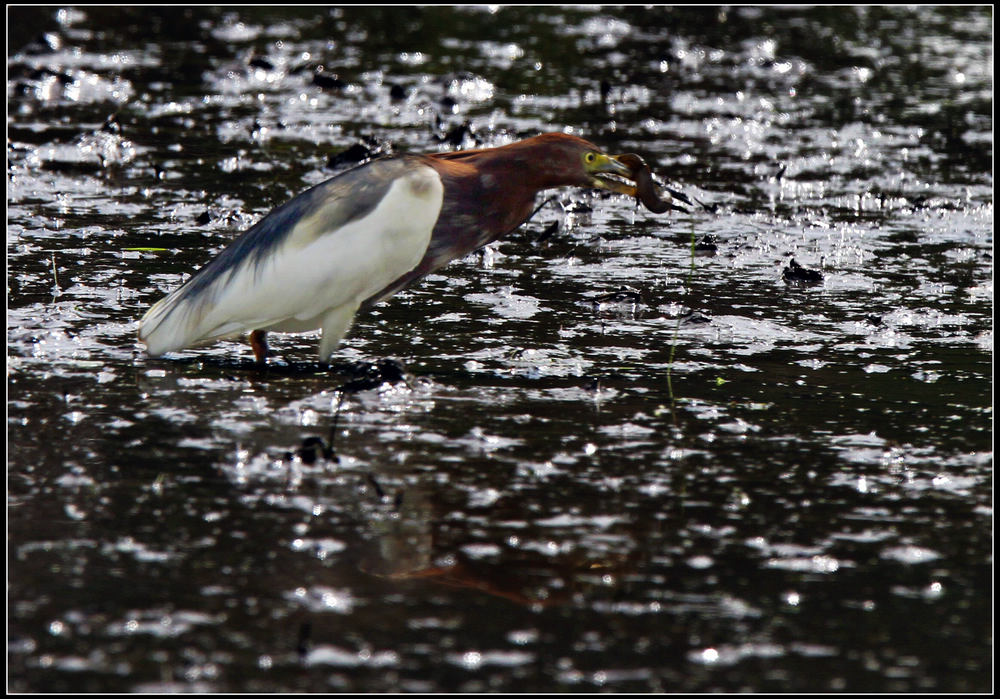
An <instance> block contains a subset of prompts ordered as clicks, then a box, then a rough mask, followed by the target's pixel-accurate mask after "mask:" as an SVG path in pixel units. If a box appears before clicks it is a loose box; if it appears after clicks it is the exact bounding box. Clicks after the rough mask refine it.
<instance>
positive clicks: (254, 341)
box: [250, 330, 267, 366]
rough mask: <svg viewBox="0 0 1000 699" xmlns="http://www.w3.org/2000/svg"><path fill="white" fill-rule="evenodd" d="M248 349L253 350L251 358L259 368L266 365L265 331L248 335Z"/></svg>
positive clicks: (257, 331) (256, 331) (255, 331)
mask: <svg viewBox="0 0 1000 699" xmlns="http://www.w3.org/2000/svg"><path fill="white" fill-rule="evenodd" d="M250 347H251V348H253V356H254V357H255V358H256V359H257V363H258V364H260V365H261V366H265V365H266V364H267V331H265V330H254V331H253V332H252V333H250Z"/></svg>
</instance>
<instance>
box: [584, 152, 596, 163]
mask: <svg viewBox="0 0 1000 699" xmlns="http://www.w3.org/2000/svg"><path fill="white" fill-rule="evenodd" d="M595 160H597V153H595V152H594V151H590V152H589V153H587V154H586V155H584V156H583V162H585V163H587V165H593V164H594V161H595Z"/></svg>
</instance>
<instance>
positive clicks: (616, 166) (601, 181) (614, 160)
mask: <svg viewBox="0 0 1000 699" xmlns="http://www.w3.org/2000/svg"><path fill="white" fill-rule="evenodd" d="M619 157H621V156H616V155H599V156H598V159H597V161H596V162H595V163H594V164H593V165H592V166H591V168H590V175H591V178H590V181H591V183H592V184H593V186H594V187H597V188H598V189H606V190H608V191H610V192H617V193H618V194H625V195H628V196H630V197H634V196H636V188H635V184H632V182H634V181H635V172H634V169H633V167H632V166H631V165H627V164H626V163H624V162H622V161H621V160H619V159H618V158H619ZM605 175H613V176H614V177H605ZM619 177H621V178H624V179H626V180H629V182H623V181H622V180H620V179H617V178H619Z"/></svg>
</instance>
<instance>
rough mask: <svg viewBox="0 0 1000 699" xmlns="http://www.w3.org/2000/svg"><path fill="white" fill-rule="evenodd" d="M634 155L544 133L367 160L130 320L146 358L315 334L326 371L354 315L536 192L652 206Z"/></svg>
mask: <svg viewBox="0 0 1000 699" xmlns="http://www.w3.org/2000/svg"><path fill="white" fill-rule="evenodd" d="M651 183H652V180H651V179H650V175H649V169H648V167H646V165H645V163H643V162H642V160H641V158H639V157H638V156H635V155H632V154H627V155H623V156H611V155H607V154H605V153H603V152H602V151H601V150H600V149H599V148H598V147H597V146H595V145H594V144H592V143H589V142H587V141H585V140H583V139H581V138H577V137H576V136H571V135H567V134H562V133H550V134H543V135H541V136H536V137H534V138H529V139H526V140H523V141H518V142H515V143H511V144H509V145H506V146H501V147H499V148H482V149H475V150H465V151H456V152H451V153H433V154H429V155H412V154H402V155H396V156H391V157H386V158H381V159H377V160H373V161H371V162H369V163H366V164H364V165H361V166H359V167H357V168H354V169H352V170H349V171H347V172H344V173H342V174H340V175H337V176H336V177H334V178H332V179H330V180H327V181H326V182H323V183H322V184H318V185H316V186H315V187H313V188H311V189H309V190H307V191H305V192H303V193H302V194H300V195H298V196H297V197H295V198H294V199H292V200H291V201H289V202H287V203H285V204H283V205H281V206H279V207H278V208H276V209H274V210H273V211H272V212H271V213H269V214H268V215H267V216H265V217H264V218H263V219H261V220H260V221H259V222H258V223H257V224H256V225H254V226H253V227H252V228H250V229H249V230H247V231H246V232H244V233H243V234H242V235H241V236H240V237H239V238H237V239H236V240H234V241H233V242H232V243H231V244H230V245H229V246H228V247H226V248H225V249H224V250H223V251H222V252H221V253H219V255H218V256H217V257H216V258H215V259H213V260H212V261H211V262H209V263H208V264H207V265H205V266H204V267H202V268H201V269H200V270H199V271H198V272H197V273H196V274H195V275H194V276H192V277H191V278H190V279H189V280H188V281H187V283H185V284H184V285H183V286H181V287H180V288H179V289H177V290H175V291H173V292H172V293H170V294H169V295H168V296H166V297H165V298H163V299H162V300H160V301H159V302H158V303H156V304H155V305H154V306H153V307H152V308H150V309H149V311H148V312H147V313H146V315H145V316H144V317H143V318H142V320H141V321H140V323H139V339H140V340H141V341H142V342H144V343H145V344H146V348H147V351H148V352H149V354H151V355H153V356H159V355H161V354H164V353H165V352H171V351H175V350H181V349H184V348H187V347H192V346H195V345H201V344H206V343H209V342H213V341H216V340H221V339H224V338H229V337H233V336H237V335H240V334H242V333H245V332H249V333H250V344H251V347H252V348H253V352H254V356H255V357H256V358H257V361H258V362H259V363H264V362H265V360H266V357H267V342H266V333H267V332H270V331H276V332H306V331H310V330H317V329H320V330H322V340H321V341H320V343H319V358H320V361H327V360H328V359H329V357H330V355H331V353H332V352H333V351H334V350H335V349H336V348H337V345H338V344H339V343H340V340H341V339H342V338H343V337H344V335H345V334H346V333H347V331H348V329H349V327H350V325H351V321H352V319H353V318H354V316H355V314H356V313H357V312H358V311H359V310H362V309H366V308H369V307H371V306H373V305H374V304H376V303H378V302H379V301H382V300H384V299H386V298H388V297H390V296H392V295H393V294H395V293H396V292H397V291H399V290H400V289H402V288H403V287H405V286H406V285H408V284H410V283H411V282H413V281H415V280H417V279H420V278H421V277H423V276H425V275H427V274H429V273H431V272H433V271H434V270H436V269H439V268H440V267H442V266H444V265H445V264H447V263H448V262H450V261H451V260H454V259H456V258H458V257H462V256H464V255H466V254H467V253H469V252H472V251H473V250H476V249H478V248H480V247H482V246H484V245H486V244H488V243H491V242H493V241H495V240H497V239H499V238H502V237H503V236H505V235H507V234H508V233H510V232H512V231H514V230H515V229H516V228H518V226H520V225H521V224H522V223H524V222H525V221H526V220H527V219H528V218H530V217H531V215H532V213H533V211H534V206H535V197H536V195H537V194H538V193H539V192H541V191H543V190H546V189H552V188H555V187H586V188H591V189H604V190H609V191H612V192H618V193H621V194H626V195H628V196H633V197H635V196H638V197H639V199H640V200H641V201H643V203H645V204H646V206H647V207H649V208H650V209H651V210H653V211H658V209H657V208H655V207H656V205H657V204H662V203H664V201H668V200H669V194H668V195H667V197H668V199H667V200H658V199H657V196H656V195H655V191H654V189H652V184H651Z"/></svg>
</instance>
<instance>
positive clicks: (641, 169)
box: [588, 153, 692, 214]
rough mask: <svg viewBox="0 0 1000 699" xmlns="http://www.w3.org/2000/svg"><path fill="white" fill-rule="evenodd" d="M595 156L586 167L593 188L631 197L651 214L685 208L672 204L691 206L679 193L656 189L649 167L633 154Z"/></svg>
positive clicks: (662, 188)
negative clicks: (679, 203)
mask: <svg viewBox="0 0 1000 699" xmlns="http://www.w3.org/2000/svg"><path fill="white" fill-rule="evenodd" d="M595 156H596V157H595V159H594V162H592V163H588V166H589V168H588V169H589V171H590V173H591V175H590V180H591V184H592V185H593V186H594V187H595V188H597V189H605V190H608V191H610V192H617V193H618V194H624V195H626V196H629V197H635V198H636V199H638V200H639V201H640V202H642V205H643V206H645V207H646V208H647V209H649V210H650V211H652V212H653V213H655V214H662V213H663V212H665V211H669V210H671V209H673V210H674V211H687V208H685V207H683V206H679V205H678V204H677V203H675V200H678V201H681V202H683V203H685V204H688V205H692V204H691V201H690V200H689V199H688V198H687V197H686V196H684V195H683V194H681V193H680V192H675V191H673V190H671V189H667V188H664V187H660V186H659V185H657V184H656V182H654V181H653V173H652V171H651V170H650V169H649V165H647V164H646V161H645V160H643V159H642V158H641V157H640V156H638V155H636V154H635V153H625V154H623V155H603V154H595Z"/></svg>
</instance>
